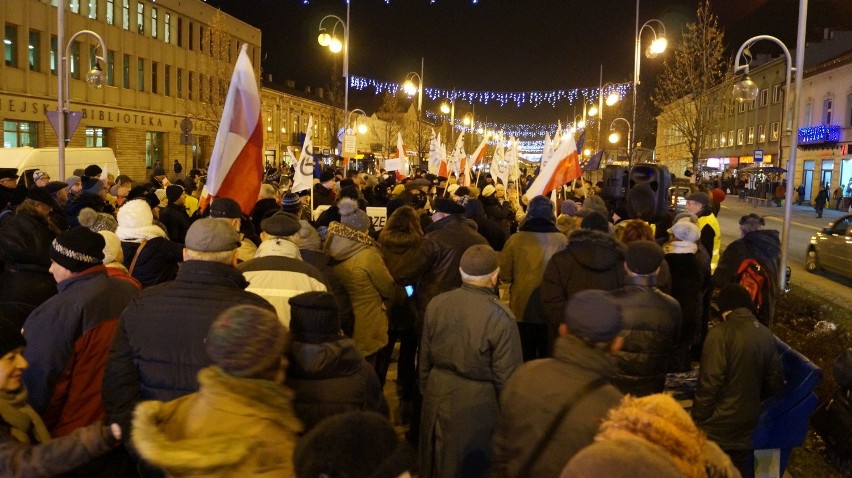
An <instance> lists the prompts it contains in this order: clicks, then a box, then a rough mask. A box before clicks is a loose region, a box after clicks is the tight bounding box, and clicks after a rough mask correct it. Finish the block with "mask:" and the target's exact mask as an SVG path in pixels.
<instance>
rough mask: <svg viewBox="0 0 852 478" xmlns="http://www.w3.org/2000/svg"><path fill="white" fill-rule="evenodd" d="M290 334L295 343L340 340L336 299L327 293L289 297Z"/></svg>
mask: <svg viewBox="0 0 852 478" xmlns="http://www.w3.org/2000/svg"><path fill="white" fill-rule="evenodd" d="M288 303H289V304H290V332H291V333H292V334H293V340H295V341H297V342H313V343H317V342H327V341H330V340H334V339H337V338H340V327H341V325H340V316H339V314H338V308H337V299H335V298H334V296H333V295H331V294H329V293H328V292H305V293H304V294H299V295H295V296H293V297H290V300H289V301H288Z"/></svg>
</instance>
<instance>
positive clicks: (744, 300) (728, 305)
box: [716, 283, 754, 312]
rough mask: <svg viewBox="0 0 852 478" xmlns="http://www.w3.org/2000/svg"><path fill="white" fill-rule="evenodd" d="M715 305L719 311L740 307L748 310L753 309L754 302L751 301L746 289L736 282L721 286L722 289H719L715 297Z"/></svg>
mask: <svg viewBox="0 0 852 478" xmlns="http://www.w3.org/2000/svg"><path fill="white" fill-rule="evenodd" d="M716 305H717V306H718V307H719V312H727V311H729V310H734V309H739V308H741V307H745V308H746V309H749V310H753V309H754V302H752V300H751V296H750V295H749V293H748V290H746V288H745V287H743V286H741V285H740V284H736V283H730V284H727V285H726V286H724V287H722V290H720V291H719V297H717V298H716Z"/></svg>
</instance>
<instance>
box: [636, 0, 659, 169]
mask: <svg viewBox="0 0 852 478" xmlns="http://www.w3.org/2000/svg"><path fill="white" fill-rule="evenodd" d="M655 23H656V24H657V25H659V28H660V31H659V32H658V31H657V30H655V29H654V27H653V26H652V24H655ZM645 28H648V29H649V30H651V33H653V35H654V39H653V40H652V41H651V44H650V45H649V46H648V49H647V50H645V56H647V57H648V58H656V57H657V56H659V55H660V54H662V53H663V52H665V51H666V48H667V47H668V44H669V42H668V40H666V26H665V25H664V24H663V22H661V21H660V20H657V19H656V18H652V19H651V20H648V21H647V22H645V23H643V24H642V26H641V27H640V26H639V0H636V48H635V50H634V51H633V122H632V124H633V125H635V124H636V94H637V90H636V87H637V86H639V67H640V62H641V59H642V55H641V54H640V52H641V51H642V44H641V43H642V32H643V31H644V30H645ZM635 135H636V130H635V129H633V130H632V133H631V134H630V139H629V141H630V144H629V145H628V147H627V149H628V150H629V151H632V149H633V148H632V146H633V145H635V144H636V138H635ZM632 161H633V157H632V156H631V157H630V158H629V162H632Z"/></svg>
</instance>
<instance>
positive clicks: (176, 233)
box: [145, 204, 192, 247]
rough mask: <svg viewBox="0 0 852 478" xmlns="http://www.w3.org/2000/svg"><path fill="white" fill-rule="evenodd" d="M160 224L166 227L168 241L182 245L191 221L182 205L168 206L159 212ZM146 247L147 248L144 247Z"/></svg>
mask: <svg viewBox="0 0 852 478" xmlns="http://www.w3.org/2000/svg"><path fill="white" fill-rule="evenodd" d="M160 222H161V223H162V224H163V226H165V227H166V234H168V235H169V239H171V240H172V241H173V242H176V243H178V244H183V242H184V240H185V239H186V231H188V230H189V226H191V225H192V219H190V217H189V213H187V212H186V207H184V206H183V205H182V204H169V205H168V206H166V207H164V208H163V209H161V210H160ZM145 247H148V246H145Z"/></svg>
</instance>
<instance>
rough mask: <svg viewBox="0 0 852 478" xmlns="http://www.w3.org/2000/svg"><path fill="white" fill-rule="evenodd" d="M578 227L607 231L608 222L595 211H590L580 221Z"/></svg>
mask: <svg viewBox="0 0 852 478" xmlns="http://www.w3.org/2000/svg"><path fill="white" fill-rule="evenodd" d="M580 227H581V228H583V229H591V230H592V231H600V232H606V233H609V222H608V221H607V220H606V218H605V217H603V216H601V215H600V214H598V213H597V212H594V211H593V212H590V213H589V214H587V215H586V217H584V218H583V220H582V221H581V222H580Z"/></svg>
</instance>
